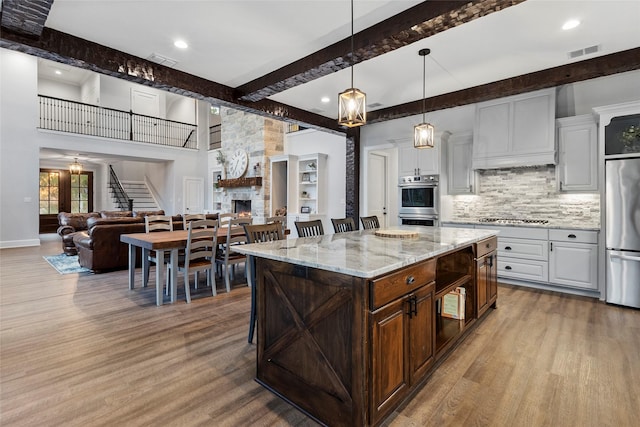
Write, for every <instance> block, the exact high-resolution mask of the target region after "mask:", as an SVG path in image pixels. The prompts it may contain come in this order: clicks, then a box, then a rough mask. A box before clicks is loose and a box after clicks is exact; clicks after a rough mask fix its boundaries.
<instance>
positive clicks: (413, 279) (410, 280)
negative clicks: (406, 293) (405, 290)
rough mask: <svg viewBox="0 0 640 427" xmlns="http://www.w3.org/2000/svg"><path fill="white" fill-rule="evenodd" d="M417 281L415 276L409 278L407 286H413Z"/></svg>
mask: <svg viewBox="0 0 640 427" xmlns="http://www.w3.org/2000/svg"><path fill="white" fill-rule="evenodd" d="M415 281H416V279H415V278H414V277H413V276H407V280H406V282H407V285H411V284H413V282H415Z"/></svg>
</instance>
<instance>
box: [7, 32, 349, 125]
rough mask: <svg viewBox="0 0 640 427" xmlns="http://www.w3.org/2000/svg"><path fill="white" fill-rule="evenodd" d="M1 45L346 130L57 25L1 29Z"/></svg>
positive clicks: (261, 112) (248, 108)
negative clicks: (246, 98) (28, 30)
mask: <svg viewBox="0 0 640 427" xmlns="http://www.w3.org/2000/svg"><path fill="white" fill-rule="evenodd" d="M0 30H1V38H0V47H3V48H6V49H11V50H15V51H19V52H24V53H27V54H30V55H34V56H37V57H40V58H44V59H48V60H51V61H56V62H59V63H63V64H67V65H71V66H73V67H77V68H83V69H86V70H91V71H94V72H97V73H101V74H106V75H109V76H112V77H117V78H120V79H123V80H127V81H131V82H134V83H138V84H142V85H145V86H149V87H154V88H156V89H161V90H166V91H168V92H173V93H176V94H180V95H184V96H189V97H192V98H196V99H201V100H205V101H208V102H210V103H212V104H214V105H221V106H226V107H230V108H234V109H236V110H241V111H246V112H249V113H253V114H257V115H261V116H265V117H273V118H278V119H280V120H283V121H287V122H291V123H298V124H301V125H303V126H305V127H310V128H317V129H322V130H329V131H332V132H340V133H342V132H344V131H343V130H342V129H341V128H340V127H339V126H338V123H337V121H336V120H333V119H329V118H327V117H324V116H321V115H318V114H314V113H311V112H308V111H304V110H301V109H298V108H294V107H291V106H289V105H286V104H281V103H277V102H274V101H270V100H263V101H261V102H243V101H238V100H237V99H236V97H235V93H236V92H235V89H234V88H232V87H229V86H225V85H222V84H220V83H216V82H212V81H210V80H206V79H204V78H202V77H198V76H194V75H192V74H189V73H185V72H182V71H179V70H175V69H173V68H168V67H165V66H163V65H159V64H156V63H154V62H151V61H148V60H145V59H142V58H139V57H137V56H133V55H130V54H128V53H125V52H121V51H119V50H116V49H113V48H110V47H107V46H103V45H100V44H98V43H94V42H91V41H88V40H85V39H81V38H79V37H75V36H73V35H70V34H66V33H63V32H60V31H57V30H53V29H51V28H44V30H43V31H42V34H41V35H40V37H39V38H37V39H36V38H33V37H30V36H27V35H24V34H20V33H16V32H13V31H11V30H9V29H6V28H1V29H0Z"/></svg>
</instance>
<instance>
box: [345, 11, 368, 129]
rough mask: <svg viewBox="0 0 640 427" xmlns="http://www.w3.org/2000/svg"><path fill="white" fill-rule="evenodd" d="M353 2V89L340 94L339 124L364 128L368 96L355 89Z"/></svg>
mask: <svg viewBox="0 0 640 427" xmlns="http://www.w3.org/2000/svg"><path fill="white" fill-rule="evenodd" d="M353 62H354V61H353V0H351V87H350V88H349V89H347V90H345V91H344V92H342V93H340V94H338V124H340V125H343V126H347V127H350V128H352V127H356V126H362V125H363V124H365V123H366V122H367V109H366V94H365V93H364V92H362V91H361V90H359V89H356V88H355V87H353Z"/></svg>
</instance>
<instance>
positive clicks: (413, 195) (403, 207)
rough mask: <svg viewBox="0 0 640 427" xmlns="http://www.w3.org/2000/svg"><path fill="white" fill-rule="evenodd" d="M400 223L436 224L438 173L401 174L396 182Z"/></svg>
mask: <svg viewBox="0 0 640 427" xmlns="http://www.w3.org/2000/svg"><path fill="white" fill-rule="evenodd" d="M398 187H399V189H400V197H399V200H400V209H399V210H398V216H399V217H400V224H402V225H424V226H438V225H439V223H438V210H439V206H438V201H439V199H440V197H439V194H438V175H417V176H403V177H401V178H400V183H399V184H398Z"/></svg>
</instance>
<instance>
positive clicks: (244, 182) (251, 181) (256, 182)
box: [218, 176, 262, 188]
mask: <svg viewBox="0 0 640 427" xmlns="http://www.w3.org/2000/svg"><path fill="white" fill-rule="evenodd" d="M261 186H262V177H261V176H254V177H251V178H234V179H221V180H219V181H218V187H228V188H233V187H261Z"/></svg>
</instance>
